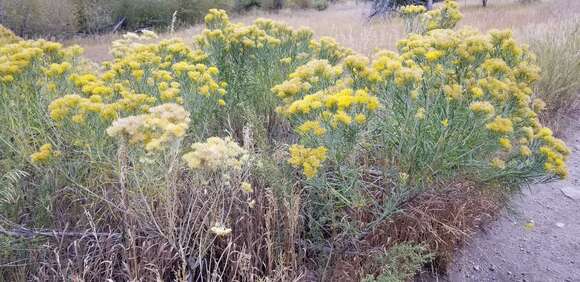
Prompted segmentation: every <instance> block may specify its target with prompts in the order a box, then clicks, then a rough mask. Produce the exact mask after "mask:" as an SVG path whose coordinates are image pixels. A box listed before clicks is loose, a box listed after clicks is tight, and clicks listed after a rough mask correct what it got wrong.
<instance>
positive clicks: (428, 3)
mask: <svg viewBox="0 0 580 282" xmlns="http://www.w3.org/2000/svg"><path fill="white" fill-rule="evenodd" d="M484 1H485V0H484ZM431 9H433V0H427V10H429V11H431Z"/></svg>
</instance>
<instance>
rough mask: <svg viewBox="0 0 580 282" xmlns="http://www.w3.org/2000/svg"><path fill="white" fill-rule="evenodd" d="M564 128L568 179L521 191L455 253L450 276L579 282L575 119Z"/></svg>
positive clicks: (579, 172) (579, 155) (578, 129)
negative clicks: (567, 155)
mask: <svg viewBox="0 0 580 282" xmlns="http://www.w3.org/2000/svg"><path fill="white" fill-rule="evenodd" d="M576 120H578V119H576ZM569 132H570V134H568V135H569V136H568V138H566V141H567V144H568V146H569V147H570V149H571V150H572V155H571V157H570V159H569V160H568V167H569V170H570V176H569V177H568V179H566V180H564V181H560V182H555V183H549V184H538V185H533V186H532V187H531V188H530V189H526V190H525V191H523V194H522V195H521V196H520V197H516V198H515V199H514V200H513V202H512V205H511V209H508V210H506V211H505V212H504V213H503V215H502V216H501V217H500V218H499V219H498V220H497V221H496V222H494V223H492V224H491V225H490V226H488V227H487V228H486V230H484V231H482V232H480V233H479V234H477V235H476V236H475V237H474V238H473V239H472V240H471V242H470V243H469V245H467V246H466V247H465V248H464V249H463V250H461V251H460V252H459V253H458V254H457V258H456V261H455V263H454V264H453V265H452V267H451V269H450V272H449V275H448V277H447V279H448V280H449V281H451V282H463V281H534V282H535V281H537V282H551V281H570V282H571V281H574V282H576V281H580V122H577V121H576V125H572V126H571V128H570V131H569ZM440 281H441V280H440Z"/></svg>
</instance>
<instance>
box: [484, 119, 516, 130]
mask: <svg viewBox="0 0 580 282" xmlns="http://www.w3.org/2000/svg"><path fill="white" fill-rule="evenodd" d="M485 127H486V128H487V129H489V130H490V131H491V132H495V133H498V134H509V133H512V132H513V131H514V127H513V123H512V121H511V120H510V119H509V118H503V117H501V116H496V117H495V119H494V120H493V121H492V122H490V123H488V124H487V125H486V126H485Z"/></svg>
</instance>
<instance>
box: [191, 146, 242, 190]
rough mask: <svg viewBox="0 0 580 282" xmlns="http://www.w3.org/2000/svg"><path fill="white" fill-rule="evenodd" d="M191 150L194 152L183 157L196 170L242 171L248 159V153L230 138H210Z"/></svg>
mask: <svg viewBox="0 0 580 282" xmlns="http://www.w3.org/2000/svg"><path fill="white" fill-rule="evenodd" d="M191 148H192V149H193V151H191V152H189V153H187V154H185V155H183V160H184V161H185V162H186V163H187V165H188V166H189V167H190V168H191V169H194V170H196V169H207V170H210V171H216V170H240V169H241V168H242V165H243V164H244V163H245V162H246V161H247V159H248V152H246V150H244V149H243V148H241V147H240V146H239V145H238V144H237V143H236V142H234V141H232V140H231V139H230V138H225V139H222V138H219V137H210V138H208V139H207V140H206V142H204V143H195V144H193V145H191ZM242 188H243V187H242ZM250 188H251V186H250ZM246 189H247V187H246Z"/></svg>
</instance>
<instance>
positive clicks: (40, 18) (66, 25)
mask: <svg viewBox="0 0 580 282" xmlns="http://www.w3.org/2000/svg"><path fill="white" fill-rule="evenodd" d="M328 4H329V0H120V1H116V0H47V1H45V0H6V1H2V3H0V24H2V25H4V26H6V27H8V28H10V29H12V30H13V31H14V32H15V33H17V34H18V35H20V36H27V37H29V36H43V37H47V36H48V37H50V36H57V37H69V36H71V35H75V34H79V33H84V34H94V33H106V32H110V31H112V30H113V29H114V28H115V27H116V25H117V24H118V23H122V25H121V30H123V29H124V30H136V29H139V28H149V29H156V30H160V31H166V30H167V27H169V26H170V25H171V24H172V23H174V24H175V25H176V27H179V26H189V25H192V24H197V23H200V22H201V20H202V19H203V16H205V14H206V13H207V11H208V10H209V9H211V8H220V9H226V10H230V11H245V10H248V9H252V8H261V9H265V10H270V9H282V8H300V9H311V8H313V9H318V10H323V9H325V8H326V7H328ZM174 16H175V18H174ZM174 20H175V21H174Z"/></svg>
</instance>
